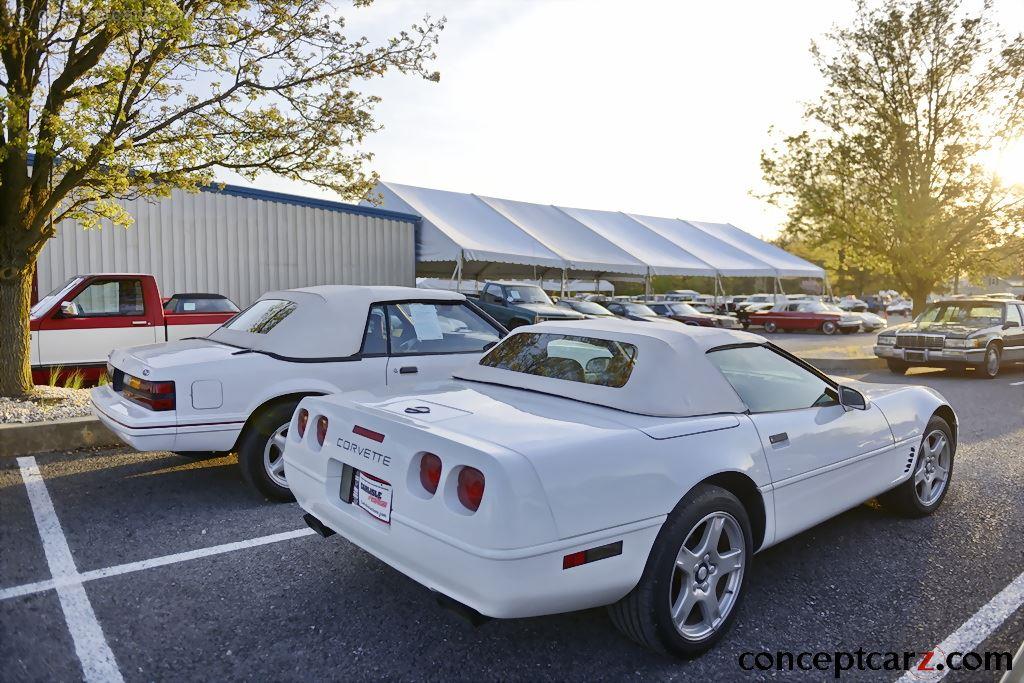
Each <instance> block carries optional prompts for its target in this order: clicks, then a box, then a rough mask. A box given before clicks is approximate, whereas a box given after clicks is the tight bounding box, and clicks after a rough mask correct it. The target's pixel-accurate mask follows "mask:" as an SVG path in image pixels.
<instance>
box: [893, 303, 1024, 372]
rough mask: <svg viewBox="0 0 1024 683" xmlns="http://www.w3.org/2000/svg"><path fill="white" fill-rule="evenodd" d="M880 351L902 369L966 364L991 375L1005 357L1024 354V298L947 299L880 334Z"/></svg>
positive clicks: (896, 369)
mask: <svg viewBox="0 0 1024 683" xmlns="http://www.w3.org/2000/svg"><path fill="white" fill-rule="evenodd" d="M875 355H876V356H878V357H879V358H884V359H885V362H886V364H887V365H888V366H889V370H891V371H892V372H894V373H896V374H898V375H902V374H903V373H905V372H906V371H907V369H908V368H910V367H912V366H924V367H938V368H956V369H966V368H969V367H973V368H974V370H975V372H976V373H977V374H978V376H980V377H984V378H986V379H991V378H993V377H995V376H996V375H998V374H999V369H1000V368H1001V367H1002V366H1003V364H1004V363H1013V362H1016V361H1021V360H1024V304H1021V303H1018V302H1014V301H1007V300H1004V299H985V298H973V299H947V300H943V301H936V302H935V303H932V304H929V305H928V308H926V309H925V310H924V312H923V313H922V314H921V315H919V316H917V318H916V319H915V320H914V322H913V323H908V324H906V325H900V326H899V327H896V328H894V329H891V330H886V331H885V332H882V333H881V334H879V335H878V340H877V341H876V345H875Z"/></svg>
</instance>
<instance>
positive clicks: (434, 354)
mask: <svg viewBox="0 0 1024 683" xmlns="http://www.w3.org/2000/svg"><path fill="white" fill-rule="evenodd" d="M387 309H388V321H389V330H388V333H389V341H390V353H389V356H388V369H387V383H388V389H393V388H410V387H412V386H415V385H417V384H421V383H423V382H431V381H439V380H446V379H449V378H450V377H451V376H452V374H453V373H454V372H455V371H457V370H458V369H459V368H461V367H464V366H465V365H467V364H470V363H476V362H477V361H479V360H480V356H481V355H482V354H483V351H484V347H485V346H486V347H487V348H490V346H489V345H491V344H493V343H497V341H498V339H499V331H498V330H496V329H495V328H493V327H492V326H491V324H490V323H488V322H487V321H486V320H484V319H483V318H481V317H480V316H479V315H477V313H476V312H475V311H473V310H472V309H470V308H469V307H468V306H464V305H462V304H458V303H456V304H434V303H427V302H424V303H416V302H409V303H402V304H389V305H388V307H387Z"/></svg>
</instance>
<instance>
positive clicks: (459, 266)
mask: <svg viewBox="0 0 1024 683" xmlns="http://www.w3.org/2000/svg"><path fill="white" fill-rule="evenodd" d="M455 272H457V273H458V274H459V279H458V282H457V283H456V285H455V291H456V292H461V291H462V250H461V249H459V260H458V262H457V263H456V264H455Z"/></svg>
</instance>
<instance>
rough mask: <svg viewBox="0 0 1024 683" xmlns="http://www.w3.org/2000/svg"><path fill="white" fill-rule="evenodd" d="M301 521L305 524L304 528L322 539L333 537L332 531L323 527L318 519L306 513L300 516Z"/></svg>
mask: <svg viewBox="0 0 1024 683" xmlns="http://www.w3.org/2000/svg"><path fill="white" fill-rule="evenodd" d="M302 520H303V521H304V522H305V523H306V526H308V527H309V528H310V529H312V530H313V531H315V532H317V533H318V534H320V536H321V537H322V538H329V537H331V536H333V535H334V533H335V532H334V529H331V528H330V527H327V526H326V525H324V523H323V522H321V521H320V520H319V519H317V518H316V517H314V516H313V515H311V514H309V513H308V512H307V513H306V514H304V515H302Z"/></svg>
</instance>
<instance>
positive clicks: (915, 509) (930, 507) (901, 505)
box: [878, 415, 956, 517]
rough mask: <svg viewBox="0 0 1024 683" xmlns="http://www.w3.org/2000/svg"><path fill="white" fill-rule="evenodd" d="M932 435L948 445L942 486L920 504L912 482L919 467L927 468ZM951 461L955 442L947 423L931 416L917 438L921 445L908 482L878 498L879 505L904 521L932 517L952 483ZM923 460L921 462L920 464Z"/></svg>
mask: <svg viewBox="0 0 1024 683" xmlns="http://www.w3.org/2000/svg"><path fill="white" fill-rule="evenodd" d="M935 432H941V433H942V435H943V436H944V437H945V439H946V442H947V443H948V444H949V455H948V464H947V467H946V477H945V480H944V485H943V488H942V490H941V492H940V493H939V494H938V497H937V498H935V499H934V500H930V501H928V502H925V501H922V500H921V496H920V495H919V494H920V492H919V490H918V486H919V484H918V482H917V481H916V479H917V472H918V470H919V469H920V467H921V466H922V465H923V464H924V465H925V467H927V458H928V455H929V449H928V446H929V442H930V441H931V438H932V435H933V434H934V433H935ZM933 457H934V456H933ZM955 458H956V440H954V439H953V430H952V429H950V426H949V423H947V422H946V421H945V420H944V419H942V418H941V417H939V416H938V415H932V419H931V420H929V421H928V426H927V427H926V428H925V430H924V436H923V437H921V443H920V445H918V447H917V458H916V459H915V461H914V469H913V473H912V474H911V475H910V478H909V479H907V480H906V481H905V482H903V483H902V484H900V485H899V486H897V487H896V488H894V489H892V490H890V491H886V492H885V493H883V494H882V495H881V496H879V497H878V499H879V501H881V503H882V504H883V505H884V506H885V507H886V508H888V509H889V510H891V511H893V512H895V513H897V514H899V515H903V516H904V517H924V516H926V515H930V514H932V513H933V512H935V511H936V510H937V509H939V506H940V505H942V501H943V500H945V499H946V494H947V493H949V485H950V484H951V483H952V481H953V463H954V460H955ZM923 460H924V462H922V461H923Z"/></svg>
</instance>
